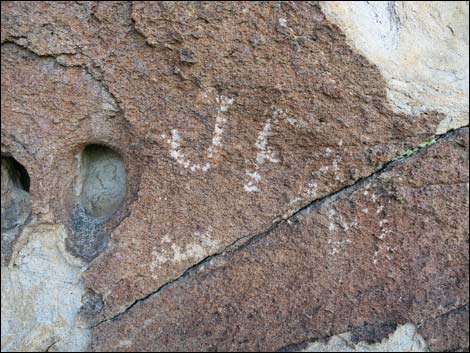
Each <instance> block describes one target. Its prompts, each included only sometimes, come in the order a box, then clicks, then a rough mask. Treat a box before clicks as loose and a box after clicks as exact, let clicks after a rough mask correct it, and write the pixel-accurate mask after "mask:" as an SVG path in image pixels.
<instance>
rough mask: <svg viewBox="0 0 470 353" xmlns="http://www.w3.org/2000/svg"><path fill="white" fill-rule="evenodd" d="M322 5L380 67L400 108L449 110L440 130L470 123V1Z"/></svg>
mask: <svg viewBox="0 0 470 353" xmlns="http://www.w3.org/2000/svg"><path fill="white" fill-rule="evenodd" d="M321 6H322V9H323V11H324V12H325V14H326V16H327V17H328V18H329V19H331V20H332V21H333V22H335V23H336V24H337V25H339V26H340V27H341V29H342V30H343V31H344V32H345V34H346V36H347V38H348V41H349V42H350V43H351V44H352V45H353V46H354V47H355V48H357V49H358V50H359V51H360V52H361V53H362V54H364V55H365V57H367V58H368V59H369V60H370V61H371V62H373V63H374V64H375V65H377V66H378V67H379V68H380V71H381V72H382V74H383V75H384V78H385V79H386V81H387V94H388V96H389V98H390V100H391V102H392V106H393V107H394V109H395V110H396V111H400V112H406V113H408V114H417V113H418V112H423V111H433V110H436V111H439V112H442V113H444V114H446V116H447V117H446V119H444V120H442V121H441V123H440V124H439V126H438V128H437V133H439V134H441V133H444V132H445V131H447V130H450V129H455V128H458V127H461V126H465V125H468V99H469V97H468V87H469V81H468V77H469V75H468V70H469V69H468V67H469V61H468V58H469V52H468V43H469V24H468V13H469V5H468V2H467V1H359V2H355V3H352V2H348V1H322V2H321Z"/></svg>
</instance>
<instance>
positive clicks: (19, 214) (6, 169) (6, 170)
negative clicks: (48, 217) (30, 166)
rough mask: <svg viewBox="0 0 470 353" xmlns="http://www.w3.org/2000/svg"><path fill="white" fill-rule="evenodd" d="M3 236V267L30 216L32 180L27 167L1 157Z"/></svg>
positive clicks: (11, 158)
mask: <svg viewBox="0 0 470 353" xmlns="http://www.w3.org/2000/svg"><path fill="white" fill-rule="evenodd" d="M1 169H2V185H1V186H2V189H1V204H2V207H1V222H2V225H1V231H2V232H1V234H2V243H1V245H2V247H1V254H2V265H4V264H6V263H8V262H9V259H10V256H11V254H12V251H13V245H14V242H15V240H16V238H17V237H18V234H19V230H20V227H21V226H22V225H23V224H24V223H25V222H26V219H27V218H28V216H29V213H30V210H31V205H30V198H29V186H30V178H29V175H28V172H27V171H26V169H25V167H23V166H22V165H21V164H20V163H18V161H16V160H15V159H14V158H13V157H7V156H2V157H1Z"/></svg>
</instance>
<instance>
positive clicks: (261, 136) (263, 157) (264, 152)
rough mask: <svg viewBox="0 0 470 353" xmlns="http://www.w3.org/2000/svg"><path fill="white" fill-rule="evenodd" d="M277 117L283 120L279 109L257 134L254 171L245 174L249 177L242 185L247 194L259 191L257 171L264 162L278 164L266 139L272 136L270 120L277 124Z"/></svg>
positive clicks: (259, 179)
mask: <svg viewBox="0 0 470 353" xmlns="http://www.w3.org/2000/svg"><path fill="white" fill-rule="evenodd" d="M279 117H281V118H285V117H286V116H285V113H284V112H283V111H282V110H281V109H275V110H274V111H273V113H272V118H268V119H267V120H266V122H265V124H264V127H263V130H261V131H260V132H259V133H258V137H257V139H256V142H255V147H256V148H257V149H258V151H259V152H258V154H257V155H256V161H255V170H254V171H247V172H246V173H247V174H248V176H250V180H249V181H248V183H247V184H245V185H244V189H245V191H247V192H256V191H259V189H258V187H257V185H258V183H259V182H260V181H261V176H260V174H259V173H258V172H257V171H258V170H260V168H261V167H262V166H263V165H264V164H265V163H266V162H271V163H279V159H278V158H277V156H276V153H275V152H274V151H272V150H271V148H270V147H269V144H268V139H269V137H271V136H272V132H271V119H272V121H273V122H274V123H277V122H278V120H279Z"/></svg>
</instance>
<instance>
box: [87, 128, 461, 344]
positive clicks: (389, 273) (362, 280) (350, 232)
mask: <svg viewBox="0 0 470 353" xmlns="http://www.w3.org/2000/svg"><path fill="white" fill-rule="evenodd" d="M449 161H452V162H451V163H449ZM468 230H469V229H468V129H465V130H462V131H460V132H459V133H456V134H452V135H451V136H449V137H448V138H445V139H442V140H441V141H439V142H438V143H436V144H435V145H433V146H431V147H428V148H427V149H425V150H422V151H420V152H419V153H417V154H416V155H415V156H413V157H411V158H409V159H407V160H406V161H398V162H396V163H395V164H392V165H390V166H389V167H388V168H386V169H385V170H384V171H382V172H381V173H379V174H378V175H376V176H374V177H373V178H371V179H370V180H367V181H365V182H363V183H360V185H357V186H355V187H353V188H352V189H350V190H349V189H348V190H345V191H343V192H341V193H339V194H337V195H336V196H335V197H332V198H329V199H327V200H325V201H324V202H319V203H316V204H314V205H312V206H310V207H309V208H307V209H306V210H304V211H302V212H301V213H300V214H298V215H296V216H295V217H293V218H292V219H290V220H288V221H286V222H282V223H281V224H279V225H278V226H277V227H276V228H275V229H274V230H272V231H271V232H269V233H267V234H263V235H261V236H258V237H255V238H253V239H252V240H251V241H249V242H247V243H245V244H244V245H243V246H242V247H241V248H239V249H237V250H234V251H229V252H227V253H225V254H223V255H221V256H218V257H216V258H214V259H213V260H212V261H209V262H208V263H206V264H204V266H201V267H198V268H197V269H196V270H194V271H192V272H191V273H190V274H189V275H188V276H185V277H184V278H182V279H181V280H179V281H178V282H176V283H174V284H171V285H169V286H167V287H166V288H165V289H164V290H161V291H160V292H158V293H156V294H155V295H153V296H151V297H150V298H147V299H146V300H144V301H141V302H139V303H138V304H137V305H135V306H133V307H132V308H130V309H129V310H128V311H127V312H126V313H125V314H123V315H121V316H119V317H117V318H116V319H114V320H110V321H107V322H104V323H102V324H100V325H99V326H98V327H97V328H96V329H95V331H94V337H93V348H94V349H96V350H99V351H107V350H130V351H132V350H147V349H153V350H185V351H186V350H187V351H191V350H211V351H226V350H230V351H232V350H236V351H245V350H249V351H252V350H261V351H271V350H277V349H280V348H282V347H284V346H287V345H289V343H291V342H301V341H304V340H305V339H306V338H311V337H318V338H321V337H328V336H332V335H334V334H339V333H342V332H347V331H350V330H351V329H352V328H354V327H360V326H362V325H365V324H368V325H371V324H372V327H370V326H369V328H368V329H365V330H356V333H355V335H356V338H355V340H356V341H357V342H361V341H367V340H368V341H372V342H376V341H379V342H380V341H381V340H382V339H383V338H384V337H383V336H382V337H381V335H380V334H381V333H382V334H385V335H386V336H387V333H386V331H384V330H377V329H375V330H374V327H373V326H374V325H377V324H380V323H383V322H390V323H392V324H405V323H413V324H414V325H419V323H421V322H424V323H425V325H427V326H430V325H432V324H431V323H428V321H429V320H435V318H439V317H440V316H441V315H446V314H447V313H449V312H450V311H452V310H456V309H458V308H460V307H461V306H463V305H466V304H467V303H468V290H469V281H468V275H469V273H468V271H469V269H468V261H469V258H468ZM447 315H448V314H447ZM464 319H465V317H464V316H462V317H461V318H457V321H458V322H459V325H460V326H461V328H460V330H462V331H461V332H462V335H465V332H466V329H465V325H468V321H464ZM436 325H437V324H436ZM459 325H456V326H459ZM436 328H437V327H436ZM424 330H425V332H426V331H428V330H429V329H427V330H426V328H425V329H424ZM374 331H375V334H374ZM458 331H459V330H457V332H458ZM371 332H372V334H371ZM438 333H440V334H442V337H441V338H439V337H437V340H441V342H439V343H437V342H433V344H435V345H438V344H440V345H442V346H444V347H445V348H447V347H446V346H447V345H449V344H451V343H452V342H447V344H446V337H445V333H444V332H442V330H441V329H437V332H436V336H437V335H438ZM459 334H460V333H459ZM454 335H457V333H454ZM467 342H468V341H467ZM463 343H465V342H463Z"/></svg>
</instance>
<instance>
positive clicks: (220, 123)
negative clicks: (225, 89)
mask: <svg viewBox="0 0 470 353" xmlns="http://www.w3.org/2000/svg"><path fill="white" fill-rule="evenodd" d="M234 101H235V100H234V99H233V98H228V97H225V96H218V97H217V103H219V111H218V114H217V116H216V120H215V126H214V132H213V135H212V144H211V146H210V147H209V148H208V150H207V159H208V161H207V162H205V163H194V162H193V161H191V160H190V159H189V158H188V157H187V156H186V155H185V154H184V153H183V152H182V151H181V150H180V147H181V135H180V133H179V131H178V130H176V129H173V130H171V137H170V138H169V139H168V140H167V143H168V144H169V145H170V156H171V158H173V159H174V160H175V161H176V162H177V163H178V164H179V165H181V166H183V167H184V168H185V169H190V170H191V171H192V172H197V171H203V172H207V171H208V170H209V169H210V168H211V167H212V162H211V160H212V159H214V158H215V157H216V156H217V154H218V153H219V152H220V147H221V146H222V135H223V132H224V126H225V123H226V121H227V120H226V119H225V117H224V116H223V115H224V113H225V112H227V110H228V108H229V107H230V106H231V105H232V104H233V103H234ZM162 137H163V138H165V137H166V135H165V134H163V135H162Z"/></svg>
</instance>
